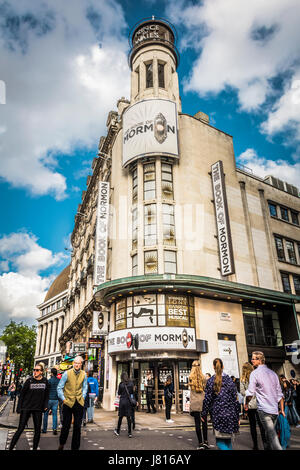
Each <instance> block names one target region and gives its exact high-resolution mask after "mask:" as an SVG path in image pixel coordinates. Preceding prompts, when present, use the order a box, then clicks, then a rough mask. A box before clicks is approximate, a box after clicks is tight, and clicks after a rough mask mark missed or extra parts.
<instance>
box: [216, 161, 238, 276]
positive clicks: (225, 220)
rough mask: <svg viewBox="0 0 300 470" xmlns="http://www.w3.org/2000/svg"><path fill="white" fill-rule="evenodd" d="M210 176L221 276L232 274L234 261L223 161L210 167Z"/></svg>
mask: <svg viewBox="0 0 300 470" xmlns="http://www.w3.org/2000/svg"><path fill="white" fill-rule="evenodd" d="M211 177H212V185H213V194H214V204H215V213H216V222H217V238H218V244H219V254H220V269H221V274H222V276H228V275H229V274H233V273H234V272H235V271H234V261H233V251H232V241H231V232H230V223H229V217H228V207H227V198H226V189H225V182H224V172H223V163H222V161H221V160H219V161H218V162H216V163H214V164H213V165H212V167H211Z"/></svg>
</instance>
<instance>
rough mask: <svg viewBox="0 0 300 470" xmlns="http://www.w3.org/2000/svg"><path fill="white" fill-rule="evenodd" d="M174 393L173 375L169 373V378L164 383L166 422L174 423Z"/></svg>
mask: <svg viewBox="0 0 300 470" xmlns="http://www.w3.org/2000/svg"><path fill="white" fill-rule="evenodd" d="M173 393H174V385H173V382H172V376H171V375H168V377H167V380H166V382H165V384H164V397H165V407H166V422H167V423H174V421H173V420H172V419H171V408H172V401H173Z"/></svg>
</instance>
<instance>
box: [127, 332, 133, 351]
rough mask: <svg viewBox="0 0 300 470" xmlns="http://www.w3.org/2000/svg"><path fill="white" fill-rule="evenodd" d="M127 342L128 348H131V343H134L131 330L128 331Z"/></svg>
mask: <svg viewBox="0 0 300 470" xmlns="http://www.w3.org/2000/svg"><path fill="white" fill-rule="evenodd" d="M126 344H127V348H128V349H129V348H131V345H132V334H131V333H130V332H129V333H127V336H126Z"/></svg>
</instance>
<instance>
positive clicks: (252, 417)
mask: <svg viewBox="0 0 300 470" xmlns="http://www.w3.org/2000/svg"><path fill="white" fill-rule="evenodd" d="M253 370H254V367H253V365H252V364H250V362H245V363H244V365H243V368H242V377H241V381H240V393H241V395H242V396H243V398H244V400H246V390H247V388H248V386H249V379H250V374H251V373H252V372H253ZM247 413H248V418H249V424H250V433H251V437H252V442H253V448H252V450H258V443H257V432H256V424H258V426H259V429H260V434H261V438H262V441H263V445H264V448H266V447H267V440H266V434H265V430H264V428H263V425H262V424H261V421H260V419H259V416H258V413H257V400H256V397H255V396H253V397H252V398H251V400H250V402H249V403H248V411H247Z"/></svg>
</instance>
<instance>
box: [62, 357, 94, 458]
mask: <svg viewBox="0 0 300 470" xmlns="http://www.w3.org/2000/svg"><path fill="white" fill-rule="evenodd" d="M82 363H83V358H82V357H81V356H76V357H75V359H74V362H73V367H72V368H71V369H69V370H67V371H66V372H64V374H63V376H62V378H61V379H60V381H59V384H58V387H57V394H58V397H59V398H60V399H61V400H62V402H63V409H62V414H63V423H62V428H61V432H60V437H59V447H58V450H63V448H64V445H65V443H66V442H67V439H68V436H69V431H70V426H71V422H72V416H73V418H74V424H73V434H72V443H71V449H72V450H78V449H79V447H80V437H81V423H82V417H83V407H84V399H85V397H86V394H87V377H86V374H85V372H84V371H83V370H81V367H82Z"/></svg>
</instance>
